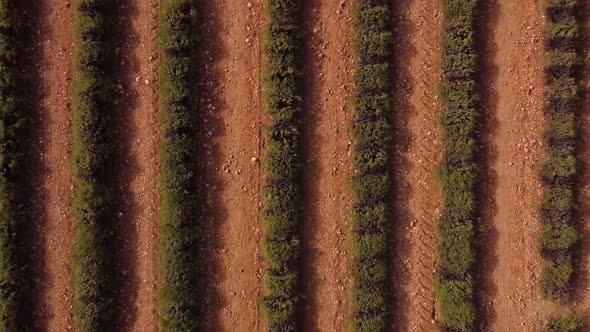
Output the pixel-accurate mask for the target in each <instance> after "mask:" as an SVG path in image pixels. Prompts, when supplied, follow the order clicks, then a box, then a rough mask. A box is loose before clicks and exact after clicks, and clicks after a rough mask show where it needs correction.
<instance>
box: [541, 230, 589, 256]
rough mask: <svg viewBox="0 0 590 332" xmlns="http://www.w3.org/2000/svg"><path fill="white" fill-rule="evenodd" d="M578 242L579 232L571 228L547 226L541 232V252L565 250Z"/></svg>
mask: <svg viewBox="0 0 590 332" xmlns="http://www.w3.org/2000/svg"><path fill="white" fill-rule="evenodd" d="M579 240H580V232H578V230H577V229H576V228H575V227H573V226H569V225H565V226H561V227H558V226H553V227H550V226H547V227H545V229H544V230H543V235H542V237H541V247H542V249H543V250H567V249H570V248H571V247H572V246H574V245H575V244H576V243H578V241H579Z"/></svg>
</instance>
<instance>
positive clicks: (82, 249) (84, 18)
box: [72, 0, 114, 331]
mask: <svg viewBox="0 0 590 332" xmlns="http://www.w3.org/2000/svg"><path fill="white" fill-rule="evenodd" d="M75 8H76V10H77V13H76V16H75V27H74V28H75V40H76V44H77V50H76V54H75V68H76V80H75V82H74V90H73V98H72V99H73V108H74V110H73V146H72V159H73V169H74V176H75V188H74V198H73V201H72V215H73V217H74V222H75V245H74V249H73V280H72V283H73V291H74V321H75V323H76V328H77V330H78V331H104V330H106V329H108V327H109V326H110V325H109V324H111V323H112V322H111V318H112V314H113V308H112V303H113V297H114V294H113V291H112V282H113V280H112V275H113V273H112V261H111V260H112V254H111V253H110V252H109V246H108V244H109V238H110V236H111V233H112V231H111V229H110V226H109V220H110V218H111V217H112V213H111V202H110V197H109V195H108V192H109V188H108V187H107V185H106V184H105V180H104V172H105V167H106V163H107V161H108V160H109V158H110V156H111V155H110V150H111V132H110V121H111V117H110V114H109V113H110V111H111V109H112V107H113V103H112V100H113V90H112V86H113V85H114V84H113V81H112V79H111V77H110V73H109V72H108V71H109V64H108V61H107V59H108V58H109V57H110V56H111V55H112V53H111V52H113V51H112V47H111V46H110V37H109V35H108V33H107V29H108V27H109V19H110V18H109V17H108V16H107V14H106V12H107V9H108V8H107V7H106V5H105V3H104V1H100V0H77V1H76V3H75Z"/></svg>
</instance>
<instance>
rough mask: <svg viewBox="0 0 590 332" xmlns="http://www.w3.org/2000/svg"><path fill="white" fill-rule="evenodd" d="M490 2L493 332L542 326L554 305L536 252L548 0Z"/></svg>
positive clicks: (489, 310)
mask: <svg viewBox="0 0 590 332" xmlns="http://www.w3.org/2000/svg"><path fill="white" fill-rule="evenodd" d="M488 6H489V8H488V11H489V13H488V17H489V20H490V21H493V22H494V23H493V24H494V26H495V29H494V30H490V33H491V35H490V36H488V37H487V40H488V45H486V50H485V54H488V56H489V57H488V58H486V59H485V60H486V62H487V63H488V64H487V65H488V66H489V67H490V68H489V72H488V73H487V74H489V77H485V78H484V80H483V81H484V82H489V84H486V85H487V89H488V92H489V93H487V96H485V98H487V101H486V103H487V104H488V107H487V108H485V111H486V112H493V114H494V115H493V117H494V119H493V120H492V121H491V122H490V123H494V125H493V127H494V129H493V130H494V137H493V139H492V141H493V143H492V144H493V146H492V147H490V150H493V151H494V156H493V158H491V163H492V164H491V170H490V172H492V173H493V174H494V181H495V187H494V188H495V190H494V191H492V192H491V193H490V194H492V195H493V197H495V204H494V205H495V211H488V212H489V215H488V216H484V219H487V218H489V219H490V220H489V223H490V227H491V228H492V230H493V232H495V235H494V236H493V240H492V241H489V243H488V245H486V246H485V247H484V248H483V252H482V255H483V256H486V255H492V256H495V257H494V259H487V261H489V262H491V263H492V264H490V265H489V266H487V268H488V269H489V271H487V273H491V279H490V283H489V284H490V285H492V286H491V287H490V289H488V294H487V297H486V298H485V299H484V300H483V301H484V304H485V307H484V315H485V316H486V317H487V320H488V324H489V328H490V329H491V330H493V331H510V330H512V329H514V328H517V329H518V330H519V331H540V329H541V327H540V324H541V323H542V320H543V319H544V318H545V316H546V312H547V310H548V304H547V302H546V301H543V300H542V299H541V293H540V284H539V278H540V272H541V267H542V259H541V257H540V253H539V250H538V233H539V231H540V228H541V223H540V220H539V218H538V205H539V202H540V196H541V194H542V188H541V183H540V181H539V178H538V176H537V175H538V168H539V163H540V161H541V159H542V158H543V154H542V152H543V150H542V148H541V144H540V140H541V139H542V132H543V67H542V61H543V43H542V31H543V26H544V18H543V17H542V12H543V2H531V1H512V0H499V1H497V3H496V2H494V1H492V2H490V3H489V4H488ZM487 115H488V116H490V115H489V114H487ZM487 129H489V128H487ZM490 191H491V190H490ZM487 199H493V198H492V197H488V198H487Z"/></svg>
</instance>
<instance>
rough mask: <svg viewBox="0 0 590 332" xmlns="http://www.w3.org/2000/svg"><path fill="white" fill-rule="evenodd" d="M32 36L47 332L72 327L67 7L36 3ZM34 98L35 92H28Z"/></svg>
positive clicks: (38, 283) (41, 323)
mask: <svg viewBox="0 0 590 332" xmlns="http://www.w3.org/2000/svg"><path fill="white" fill-rule="evenodd" d="M37 5H38V6H39V7H38V8H37V15H39V16H38V18H37V19H36V22H37V23H36V26H37V28H38V31H37V34H36V35H35V36H34V37H33V39H34V45H32V47H33V49H32V52H35V51H39V52H40V53H41V54H40V59H39V62H38V63H37V66H36V68H35V71H36V72H37V74H36V75H37V76H38V78H39V86H38V89H39V91H38V94H39V95H38V100H35V101H34V104H35V105H34V106H35V112H36V114H35V116H36V117H37V118H36V119H34V123H33V124H34V126H35V127H36V128H35V131H36V135H37V138H36V140H35V142H34V143H37V144H38V146H37V148H38V149H39V156H38V157H39V163H40V167H41V172H37V173H36V174H35V176H34V178H33V179H32V182H33V186H34V188H36V189H37V190H36V192H35V194H34V197H33V204H34V208H35V212H34V213H33V218H34V220H35V223H34V224H35V227H36V229H35V232H36V233H37V234H38V235H37V237H38V241H39V242H40V247H39V248H38V251H37V252H35V253H33V254H34V255H35V256H36V255H42V256H41V257H35V258H34V260H35V262H36V263H37V264H38V266H36V267H35V269H37V270H38V271H39V273H38V275H39V277H38V279H36V280H35V285H33V287H34V289H35V290H36V291H37V292H38V293H39V294H42V295H39V301H38V302H39V303H37V305H38V307H37V309H36V310H35V320H37V324H36V325H37V326H38V327H39V328H41V329H45V330H47V331H68V330H71V329H72V312H71V309H72V294H71V290H70V280H71V266H70V253H71V248H72V246H73V239H74V229H73V225H72V220H71V218H70V217H69V213H68V212H69V202H70V200H71V195H72V189H73V182H72V177H71V175H70V162H69V155H70V138H71V130H70V127H71V103H70V87H71V83H72V78H73V77H72V61H71V60H72V55H73V50H74V45H73V33H72V30H71V25H72V8H71V6H70V5H67V4H66V3H65V2H63V1H60V0H43V1H39V2H38V4H37ZM33 95H35V94H33Z"/></svg>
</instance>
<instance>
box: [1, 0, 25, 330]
mask: <svg viewBox="0 0 590 332" xmlns="http://www.w3.org/2000/svg"><path fill="white" fill-rule="evenodd" d="M16 15H17V14H16V12H15V1H11V0H1V1H0V77H1V78H2V79H1V80H0V128H1V130H0V330H2V331H15V330H17V329H18V327H19V322H18V319H17V317H18V316H19V314H20V313H21V312H22V303H21V296H22V294H21V292H22V286H23V285H22V284H21V283H22V279H21V277H22V276H21V274H20V268H19V265H18V259H17V243H16V234H17V227H18V226H19V224H20V221H21V220H22V212H23V211H22V210H21V209H20V208H19V207H20V206H21V203H22V198H23V197H22V192H21V191H20V188H21V180H22V174H21V170H22V169H23V163H22V153H21V152H19V151H21V148H22V147H23V145H22V142H23V138H22V137H23V125H24V122H25V120H24V117H25V114H24V112H23V103H22V94H21V93H22V91H21V90H20V88H19V86H20V85H19V84H20V83H21V82H22V78H21V77H20V74H19V70H18V67H17V58H18V51H19V49H18V45H19V44H18V36H17V18H16Z"/></svg>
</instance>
